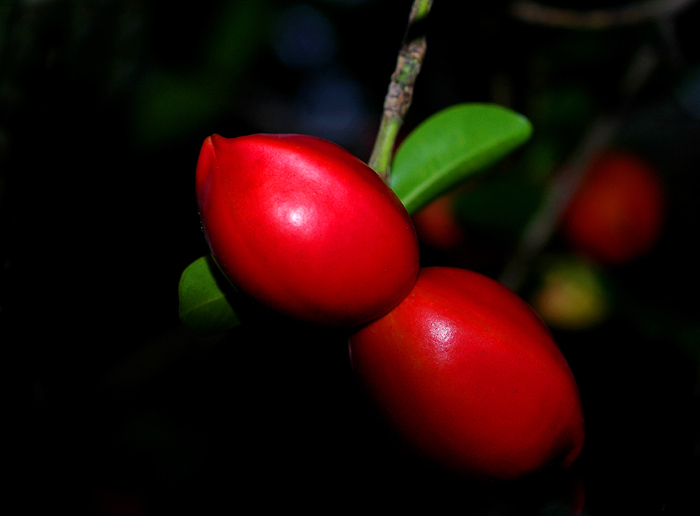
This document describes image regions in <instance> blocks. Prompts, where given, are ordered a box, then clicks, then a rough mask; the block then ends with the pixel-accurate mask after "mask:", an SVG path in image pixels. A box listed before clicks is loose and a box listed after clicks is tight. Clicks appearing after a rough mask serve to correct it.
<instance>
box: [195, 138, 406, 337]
mask: <svg viewBox="0 0 700 516" xmlns="http://www.w3.org/2000/svg"><path fill="white" fill-rule="evenodd" d="M196 187H197V188H196V190H197V201H198V204H199V211H200V217H201V220H202V226H203V228H204V234H205V236H206V238H207V241H208V243H209V246H210V248H211V251H212V254H213V256H214V258H215V260H216V262H217V263H218V265H219V267H220V268H221V269H222V271H223V272H224V274H225V275H226V276H227V277H228V278H229V279H230V280H231V282H232V283H233V284H234V285H236V286H237V287H238V288H239V289H241V290H242V291H244V292H246V293H248V294H249V295H250V296H252V297H253V298H255V299H257V300H258V301H260V302H261V303H263V304H265V305H267V306H268V307H270V308H272V309H274V310H277V311H279V312H282V313H285V314H287V315H290V316H292V317H295V318H298V319H301V320H305V321H308V322H312V323H319V324H324V325H330V326H342V327H351V326H356V325H359V324H362V323H365V322H367V321H369V320H372V319H374V318H376V317H379V316H381V315H383V314H385V313H386V312H388V311H389V310H391V309H392V308H393V307H394V306H396V305H397V304H398V303H399V302H400V301H401V300H402V299H403V298H404V297H405V296H406V295H407V294H408V292H409V291H410V290H411V288H412V287H413V284H414V282H415V279H416V276H417V275H418V268H419V250H418V241H417V237H416V233H415V230H414V228H413V224H412V222H411V219H410V217H409V215H408V213H407V212H406V209H405V208H404V206H403V204H401V201H400V200H399V199H398V197H396V195H395V194H394V192H393V191H392V190H391V189H390V188H389V187H388V186H387V185H386V184H385V183H384V181H383V180H382V179H381V178H380V177H379V176H378V175H377V174H376V173H375V172H374V171H373V170H372V169H370V168H369V167H368V166H367V165H365V164H364V163H363V162H362V161H360V160H359V159H357V158H356V157H354V156H353V155H352V154H350V153H349V152H347V151H345V150H344V149H342V148H341V147H339V146H337V145H335V144H333V143H331V142H328V141H326V140H322V139H319V138H315V137H311V136H302V135H272V134H255V135H250V136H242V137H238V138H230V139H229V138H223V137H221V136H218V135H213V136H211V137H209V138H207V139H206V140H205V142H204V144H203V145H202V149H201V152H200V156H199V161H198V163H197V174H196Z"/></svg>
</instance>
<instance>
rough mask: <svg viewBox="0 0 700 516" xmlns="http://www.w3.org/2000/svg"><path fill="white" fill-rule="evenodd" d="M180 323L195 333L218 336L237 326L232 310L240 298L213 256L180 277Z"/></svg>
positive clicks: (237, 322) (198, 263)
mask: <svg viewBox="0 0 700 516" xmlns="http://www.w3.org/2000/svg"><path fill="white" fill-rule="evenodd" d="M178 291H179V292H178V293H179V297H180V320H181V321H182V322H183V323H184V324H185V326H187V328H189V329H190V330H191V331H193V332H194V333H197V334H199V335H216V334H217V333H223V332H225V331H227V330H230V329H231V328H234V327H236V326H238V325H239V324H240V323H241V321H240V319H239V318H238V316H237V315H236V312H235V310H234V308H233V304H234V301H235V300H236V299H237V298H238V297H239V296H240V294H239V293H238V292H237V291H236V289H235V288H234V287H233V286H232V285H231V283H230V282H229V281H228V280H227V279H226V277H225V276H224V275H223V274H222V273H221V271H220V270H219V267H218V266H217V265H216V262H214V259H213V258H212V257H211V255H207V256H202V257H201V258H199V259H197V260H195V261H194V262H192V263H191V264H190V265H189V266H188V267H187V268H186V269H185V270H184V271H183V273H182V275H181V276H180V285H179V289H178Z"/></svg>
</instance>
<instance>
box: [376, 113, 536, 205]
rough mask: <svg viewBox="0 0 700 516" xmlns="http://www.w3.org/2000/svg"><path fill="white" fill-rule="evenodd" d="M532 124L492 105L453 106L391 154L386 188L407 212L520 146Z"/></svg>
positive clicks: (416, 131)
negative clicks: (397, 197)
mask: <svg viewBox="0 0 700 516" xmlns="http://www.w3.org/2000/svg"><path fill="white" fill-rule="evenodd" d="M531 134H532V125H531V124H530V122H529V121H528V120H527V118H525V117H524V116H522V115H520V114H518V113H515V112H514V111H511V110H510V109H507V108H504V107H502V106H498V105H496V104H457V105H455V106H452V107H449V108H447V109H444V110H442V111H440V112H438V113H436V114H435V115H433V116H431V117H430V118H428V119H427V120H425V121H424V122H423V123H421V124H420V125H419V126H418V127H416V128H415V129H414V130H413V131H412V132H411V133H410V134H409V135H408V136H407V137H406V139H405V140H404V142H403V143H402V144H401V146H400V147H399V148H398V150H397V152H396V156H395V157H394V161H393V164H392V168H391V177H390V180H389V184H390V186H391V187H392V188H393V190H394V191H395V192H396V194H397V195H398V196H399V198H400V199H401V201H402V202H403V203H404V206H406V209H407V210H408V212H409V213H411V214H413V213H415V212H416V211H418V210H419V209H420V208H421V207H423V206H425V205H426V204H428V203H429V202H430V201H431V200H433V199H436V198H437V197H439V196H440V195H441V194H443V193H446V192H447V191H448V190H450V189H451V188H452V187H454V186H456V185H457V184H459V183H460V182H462V181H464V180H465V179H467V178H469V177H473V176H475V175H476V174H477V173H478V172H482V171H484V170H486V169H487V168H488V167H489V166H491V165H493V164H494V163H496V162H497V161H498V160H500V159H501V158H503V157H505V156H506V155H507V154H508V153H510V152H511V151H513V150H514V149H516V148H517V147H519V146H520V145H522V144H523V143H525V142H526V141H527V140H528V138H529V137H530V135H531Z"/></svg>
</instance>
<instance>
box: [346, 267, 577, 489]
mask: <svg viewBox="0 0 700 516" xmlns="http://www.w3.org/2000/svg"><path fill="white" fill-rule="evenodd" d="M350 354H351V360H352V364H353V368H354V370H355V372H356V374H357V376H358V378H359V379H360V381H361V382H362V383H363V384H364V386H365V387H366V389H367V391H368V393H369V395H370V396H371V397H372V398H373V399H374V400H375V401H376V403H377V405H378V406H379V408H380V409H381V411H382V412H383V413H384V414H385V415H386V416H387V418H388V420H389V421H390V423H392V424H393V426H394V427H395V428H396V429H397V430H398V432H399V433H400V434H401V435H402V436H403V437H404V438H405V440H406V441H407V442H408V443H410V444H411V445H412V446H414V447H415V448H416V449H417V450H418V451H419V452H421V453H423V454H425V455H426V456H427V457H430V458H432V459H433V460H435V461H437V462H438V463H441V464H443V465H444V466H447V467H449V468H451V469H453V470H455V471H458V472H461V473H464V474H466V475H468V476H471V477H477V478H482V479H492V480H496V479H514V478H518V477H521V476H523V475H526V474H529V473H532V472H534V471H537V470H540V469H543V468H545V467H547V466H549V465H557V464H558V465H561V466H564V467H566V466H568V465H570V464H571V463H572V462H573V461H574V460H575V459H576V457H577V456H578V455H579V452H580V451H581V448H582V446H583V440H584V425H583V413H582V409H581V402H580V399H579V393H578V388H577V386H576V381H575V380H574V377H573V375H572V374H571V371H570V369H569V366H568V364H567V362H566V360H565V359H564V357H563V356H562V354H561V352H560V351H559V349H558V348H557V346H556V344H555V343H554V341H553V339H552V336H551V334H550V332H549V330H548V329H547V327H546V326H545V325H544V323H543V322H542V320H541V319H540V318H539V317H538V316H537V315H536V314H535V312H534V311H533V310H532V309H531V308H530V307H529V306H528V305H527V304H526V303H525V302H524V301H523V300H521V299H520V298H519V297H518V296H517V295H515V294H514V293H513V292H512V291H510V290H509V289H507V288H506V287H505V286H503V285H501V284H500V283H498V282H496V281H494V280H492V279H490V278H487V277H485V276H483V275H481V274H478V273H475V272H471V271H467V270H463V269H455V268H449V267H429V268H423V269H421V271H420V274H419V276H418V280H417V281H416V284H415V286H414V288H413V290H412V291H411V293H410V294H409V295H408V296H407V297H406V299H404V300H403V301H402V302H401V304H399V305H398V306H397V307H396V308H394V309H393V310H392V311H391V312H389V313H388V314H386V315H384V316H383V317H381V318H380V319H378V320H376V321H373V322H371V323H369V324H368V325H366V326H364V327H363V328H361V329H360V330H359V331H357V332H356V333H355V334H353V335H352V336H351V337H350Z"/></svg>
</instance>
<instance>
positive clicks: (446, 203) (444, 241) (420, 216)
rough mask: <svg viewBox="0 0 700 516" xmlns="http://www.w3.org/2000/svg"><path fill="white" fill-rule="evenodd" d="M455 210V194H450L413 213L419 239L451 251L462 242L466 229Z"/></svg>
mask: <svg viewBox="0 0 700 516" xmlns="http://www.w3.org/2000/svg"><path fill="white" fill-rule="evenodd" d="M454 211H455V210H454V195H453V194H448V195H443V196H442V197H440V198H438V199H436V200H434V201H433V202H431V203H430V204H428V205H427V206H425V207H424V208H422V209H421V210H420V211H418V212H417V213H416V214H415V215H413V225H414V226H415V228H416V233H417V234H418V240H419V241H421V242H423V243H425V244H426V245H428V246H430V247H433V248H435V249H438V250H440V251H451V250H453V249H455V248H456V247H457V246H459V245H460V244H462V243H463V242H464V240H465V230H464V229H463V228H462V226H461V225H460V224H459V222H458V221H457V218H456V216H455V212H454Z"/></svg>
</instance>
